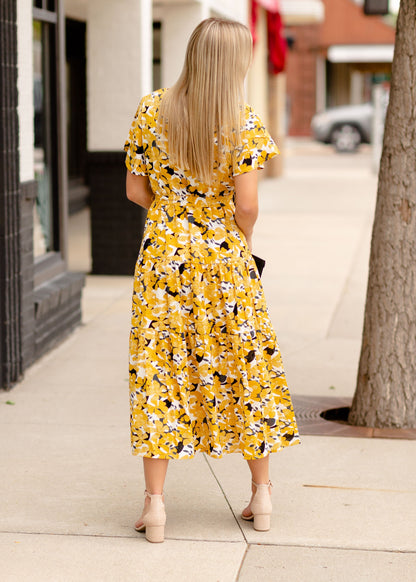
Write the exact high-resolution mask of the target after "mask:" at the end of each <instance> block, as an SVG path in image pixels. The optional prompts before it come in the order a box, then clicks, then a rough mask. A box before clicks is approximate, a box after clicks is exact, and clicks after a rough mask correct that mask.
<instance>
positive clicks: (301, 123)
mask: <svg viewBox="0 0 416 582" xmlns="http://www.w3.org/2000/svg"><path fill="white" fill-rule="evenodd" d="M287 32H288V34H289V35H290V36H291V37H293V39H294V45H293V48H292V49H291V50H290V51H289V52H288V58H287V66H286V74H287V77H286V78H287V99H288V105H289V135H298V136H302V135H310V133H311V130H310V124H311V119H312V116H313V115H314V114H315V112H316V57H317V54H318V53H317V48H318V42H319V25H317V24H310V25H303V26H293V27H287Z"/></svg>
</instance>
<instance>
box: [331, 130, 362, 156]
mask: <svg viewBox="0 0 416 582" xmlns="http://www.w3.org/2000/svg"><path fill="white" fill-rule="evenodd" d="M331 143H333V144H334V146H335V149H336V150H337V152H347V153H348V152H349V153H352V152H355V151H356V150H357V148H358V146H359V145H360V143H361V134H360V132H359V131H358V129H357V128H356V127H355V126H354V125H350V124H349V123H344V124H343V125H339V126H338V127H336V128H335V129H334V130H333V131H332V133H331Z"/></svg>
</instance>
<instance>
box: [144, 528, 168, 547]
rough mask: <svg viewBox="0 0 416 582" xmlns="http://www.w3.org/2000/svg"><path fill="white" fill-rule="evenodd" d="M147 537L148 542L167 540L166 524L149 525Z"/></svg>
mask: <svg viewBox="0 0 416 582" xmlns="http://www.w3.org/2000/svg"><path fill="white" fill-rule="evenodd" d="M146 539H147V541H148V542H153V543H160V542H163V541H164V540H165V526H164V525H147V526H146Z"/></svg>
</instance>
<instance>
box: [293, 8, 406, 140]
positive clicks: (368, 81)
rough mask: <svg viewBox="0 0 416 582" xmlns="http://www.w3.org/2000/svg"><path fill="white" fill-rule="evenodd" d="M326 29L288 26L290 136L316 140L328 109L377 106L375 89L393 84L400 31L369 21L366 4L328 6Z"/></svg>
mask: <svg viewBox="0 0 416 582" xmlns="http://www.w3.org/2000/svg"><path fill="white" fill-rule="evenodd" d="M323 3H324V6H325V18H324V19H323V21H322V23H320V24H309V25H307V26H297V25H290V24H288V26H287V29H286V32H287V34H288V36H289V37H290V38H291V41H292V48H291V50H290V53H289V58H288V63H287V99H288V117H289V119H288V133H289V134H290V135H299V136H307V135H310V122H311V119H312V117H313V115H314V114H315V113H316V112H317V111H323V110H325V109H326V108H327V107H333V106H337V105H346V104H350V103H351V104H359V103H364V102H367V101H371V94H372V87H373V85H374V84H377V83H379V82H384V81H388V80H389V78H390V74H391V63H392V60H393V51H394V37H395V30H394V28H393V26H392V25H391V24H389V23H387V22H386V20H385V19H383V18H382V17H380V16H367V15H365V14H364V11H363V1H362V0H323Z"/></svg>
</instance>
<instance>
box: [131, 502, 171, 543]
mask: <svg viewBox="0 0 416 582" xmlns="http://www.w3.org/2000/svg"><path fill="white" fill-rule="evenodd" d="M144 495H145V497H149V498H150V503H149V505H148V506H147V507H146V508H145V509H144V510H143V514H142V517H141V520H142V521H143V523H142V524H141V525H139V527H135V528H134V529H135V530H136V531H139V532H142V531H145V532H146V539H147V541H149V542H153V543H158V542H163V541H164V539H165V523H166V512H165V504H164V503H163V494H161V495H160V494H157V493H154V494H153V493H149V491H147V490H146V491H145V492H144Z"/></svg>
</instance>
